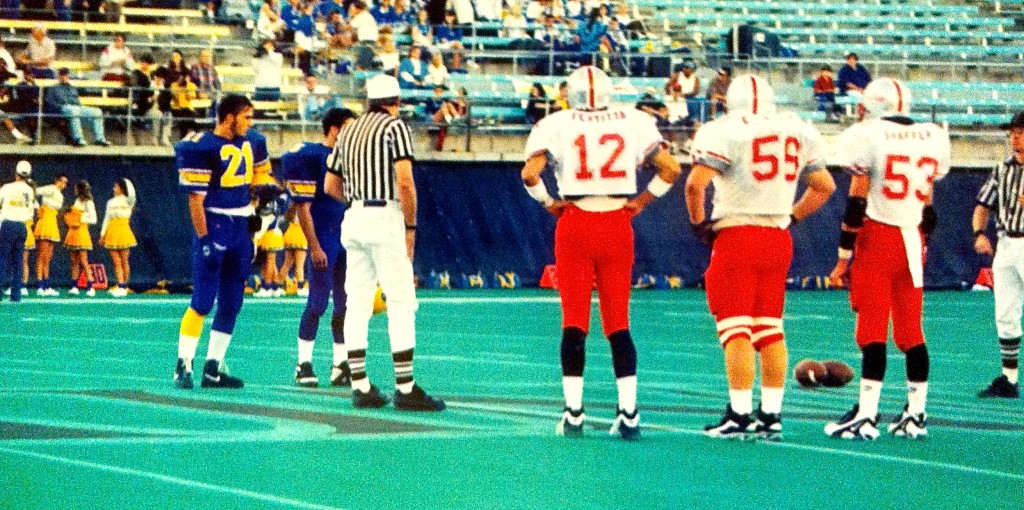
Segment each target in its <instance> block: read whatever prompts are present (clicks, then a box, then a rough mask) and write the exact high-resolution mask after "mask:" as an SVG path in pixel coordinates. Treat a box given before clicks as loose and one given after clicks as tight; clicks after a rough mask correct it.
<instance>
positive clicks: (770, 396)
mask: <svg viewBox="0 0 1024 510" xmlns="http://www.w3.org/2000/svg"><path fill="white" fill-rule="evenodd" d="M785 392H786V388H785V387H782V388H768V387H766V386H761V410H762V411H764V412H766V413H769V414H779V413H781V412H782V395H783V394H784V393H785Z"/></svg>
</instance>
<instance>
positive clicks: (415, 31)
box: [409, 9, 434, 48]
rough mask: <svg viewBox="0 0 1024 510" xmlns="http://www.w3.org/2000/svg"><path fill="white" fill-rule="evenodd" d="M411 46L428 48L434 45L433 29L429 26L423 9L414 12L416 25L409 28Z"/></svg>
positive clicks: (428, 20) (426, 14)
mask: <svg viewBox="0 0 1024 510" xmlns="http://www.w3.org/2000/svg"><path fill="white" fill-rule="evenodd" d="M409 35H411V36H412V44H413V46H419V47H421V48H430V47H431V46H433V45H434V27H433V26H432V25H431V24H430V19H429V18H428V13H427V11H426V10H425V9H423V10H420V11H418V12H416V23H413V25H412V26H411V27H410V28H409Z"/></svg>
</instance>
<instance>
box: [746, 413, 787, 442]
mask: <svg viewBox="0 0 1024 510" xmlns="http://www.w3.org/2000/svg"><path fill="white" fill-rule="evenodd" d="M747 432H752V433H753V434H754V437H757V438H759V439H764V440H765V441H779V440H781V439H782V415H781V414H776V413H766V412H764V411H762V410H760V409H758V410H757V414H756V416H755V417H754V421H753V423H751V424H750V427H749V428H748V429H747Z"/></svg>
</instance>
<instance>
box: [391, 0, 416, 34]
mask: <svg viewBox="0 0 1024 510" xmlns="http://www.w3.org/2000/svg"><path fill="white" fill-rule="evenodd" d="M414 19H415V18H414V17H413V14H412V11H411V10H409V1H408V0H395V14H394V20H393V21H392V22H391V28H393V29H394V31H395V33H396V34H405V33H407V32H409V25H411V24H412V22H413V20H414Z"/></svg>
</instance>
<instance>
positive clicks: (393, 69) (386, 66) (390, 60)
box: [377, 34, 402, 76]
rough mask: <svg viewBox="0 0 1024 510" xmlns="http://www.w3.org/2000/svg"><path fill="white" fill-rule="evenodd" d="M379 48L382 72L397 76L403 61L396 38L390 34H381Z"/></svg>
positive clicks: (378, 41) (379, 61)
mask: <svg viewBox="0 0 1024 510" xmlns="http://www.w3.org/2000/svg"><path fill="white" fill-rule="evenodd" d="M377 46H379V49H378V50H377V62H378V63H380V70H381V72H383V73H387V74H390V75H392V76H395V75H396V74H397V73H398V65H399V63H400V62H401V60H402V55H401V54H400V53H398V47H396V46H395V38H394V37H393V36H391V35H389V34H380V37H379V38H378V39H377Z"/></svg>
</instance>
